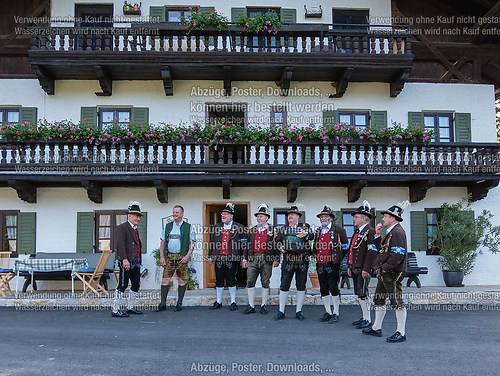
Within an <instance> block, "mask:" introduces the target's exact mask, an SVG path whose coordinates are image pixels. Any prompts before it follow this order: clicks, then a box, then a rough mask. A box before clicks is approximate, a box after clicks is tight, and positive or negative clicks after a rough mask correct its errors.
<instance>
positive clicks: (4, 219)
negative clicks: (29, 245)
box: [0, 211, 17, 253]
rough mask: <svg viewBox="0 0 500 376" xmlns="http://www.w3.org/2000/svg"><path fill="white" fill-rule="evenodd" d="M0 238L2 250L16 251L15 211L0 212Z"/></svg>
mask: <svg viewBox="0 0 500 376" xmlns="http://www.w3.org/2000/svg"><path fill="white" fill-rule="evenodd" d="M0 232H1V234H2V238H1V240H0V242H1V244H0V246H1V250H2V251H3V252H13V253H16V252H17V213H16V212H7V211H5V212H0Z"/></svg>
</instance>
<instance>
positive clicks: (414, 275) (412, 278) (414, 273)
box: [340, 252, 429, 289]
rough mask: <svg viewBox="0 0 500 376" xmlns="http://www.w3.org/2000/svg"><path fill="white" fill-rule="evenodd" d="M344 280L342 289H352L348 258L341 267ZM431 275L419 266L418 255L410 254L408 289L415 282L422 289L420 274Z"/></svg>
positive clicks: (373, 275)
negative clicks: (348, 272)
mask: <svg viewBox="0 0 500 376" xmlns="http://www.w3.org/2000/svg"><path fill="white" fill-rule="evenodd" d="M340 271H341V276H342V279H341V281H340V287H341V288H342V287H344V286H346V287H347V288H348V289H350V288H351V283H350V281H349V276H348V275H347V257H344V259H343V260H342V264H341V266H340ZM427 273H429V269H428V268H427V267H426V266H418V263H417V255H415V252H408V257H407V259H406V276H405V277H408V280H407V281H406V287H410V285H411V283H412V282H414V283H415V285H416V286H417V287H418V288H420V287H421V284H420V279H419V278H418V276H419V275H420V274H427ZM376 276H377V275H376V274H372V277H376Z"/></svg>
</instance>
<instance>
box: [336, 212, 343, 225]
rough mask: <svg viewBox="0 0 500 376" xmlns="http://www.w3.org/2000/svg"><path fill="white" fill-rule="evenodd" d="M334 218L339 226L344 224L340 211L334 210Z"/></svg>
mask: <svg viewBox="0 0 500 376" xmlns="http://www.w3.org/2000/svg"><path fill="white" fill-rule="evenodd" d="M335 220H336V221H337V224H338V225H339V226H344V217H343V215H342V212H341V211H336V212H335Z"/></svg>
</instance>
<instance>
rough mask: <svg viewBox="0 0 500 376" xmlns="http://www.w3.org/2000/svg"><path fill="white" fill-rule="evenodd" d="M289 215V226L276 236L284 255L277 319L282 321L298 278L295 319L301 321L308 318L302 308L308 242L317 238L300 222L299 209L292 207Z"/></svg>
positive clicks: (280, 230)
mask: <svg viewBox="0 0 500 376" xmlns="http://www.w3.org/2000/svg"><path fill="white" fill-rule="evenodd" d="M286 214H287V220H288V224H287V225H286V226H283V227H281V228H280V229H278V231H277V235H276V246H277V247H278V249H279V250H280V252H281V253H282V254H283V263H282V264H281V285H280V294H279V311H278V313H277V314H276V316H274V319H275V320H283V319H284V318H285V306H286V302H287V300H288V293H289V290H290V284H291V283H292V278H293V276H295V284H296V287H297V306H296V310H295V317H296V318H297V319H298V320H301V321H302V320H304V318H305V317H304V314H303V313H302V305H303V304H304V299H305V296H306V281H307V268H308V266H309V257H310V256H311V247H310V244H309V242H310V241H311V240H312V239H313V238H314V234H313V232H312V231H311V229H310V227H309V225H307V224H302V223H299V218H300V217H301V216H302V213H301V212H300V211H299V210H298V207H297V206H295V205H294V206H292V207H291V208H290V210H288V211H287V213H286Z"/></svg>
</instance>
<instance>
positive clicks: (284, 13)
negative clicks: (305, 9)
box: [280, 8, 297, 24]
mask: <svg viewBox="0 0 500 376" xmlns="http://www.w3.org/2000/svg"><path fill="white" fill-rule="evenodd" d="M280 13H281V14H280V21H281V22H282V23H284V24H292V23H297V10H296V9H288V8H281V12H280Z"/></svg>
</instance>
